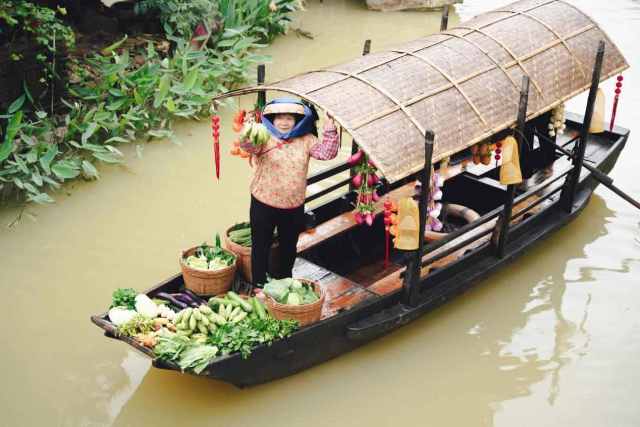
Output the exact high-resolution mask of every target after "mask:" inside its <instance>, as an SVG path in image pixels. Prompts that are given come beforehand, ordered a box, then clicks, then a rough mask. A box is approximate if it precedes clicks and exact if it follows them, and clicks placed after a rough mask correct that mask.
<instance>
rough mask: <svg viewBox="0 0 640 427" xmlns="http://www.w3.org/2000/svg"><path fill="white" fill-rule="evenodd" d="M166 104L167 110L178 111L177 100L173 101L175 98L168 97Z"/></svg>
mask: <svg viewBox="0 0 640 427" xmlns="http://www.w3.org/2000/svg"><path fill="white" fill-rule="evenodd" d="M164 106H165V107H166V108H167V111H168V112H170V113H173V112H174V111H176V104H175V102H173V98H169V99H167V102H165V104H164Z"/></svg>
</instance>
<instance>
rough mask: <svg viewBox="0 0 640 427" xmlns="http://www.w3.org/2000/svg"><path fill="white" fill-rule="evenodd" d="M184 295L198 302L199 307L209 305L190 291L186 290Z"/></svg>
mask: <svg viewBox="0 0 640 427" xmlns="http://www.w3.org/2000/svg"><path fill="white" fill-rule="evenodd" d="M184 293H185V294H187V295H189V296H190V297H191V299H192V300H194V301H195V302H197V303H198V304H199V305H202V304H204V305H207V300H205V299H204V298H202V297H201V296H200V295H198V294H196V293H194V292H192V291H190V290H189V289H185V290H184Z"/></svg>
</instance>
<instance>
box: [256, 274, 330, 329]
mask: <svg viewBox="0 0 640 427" xmlns="http://www.w3.org/2000/svg"><path fill="white" fill-rule="evenodd" d="M263 292H264V294H265V296H266V298H265V303H266V305H267V308H268V309H269V312H270V313H271V315H272V316H273V317H274V318H276V319H278V320H287V319H290V320H297V321H298V323H299V325H300V326H306V325H310V324H312V323H315V322H317V321H318V320H320V315H321V314H322V305H323V304H324V299H325V294H324V290H323V289H322V287H320V285H319V284H318V283H316V282H313V281H311V280H307V279H292V278H290V277H288V278H285V279H272V280H270V281H269V282H267V284H266V285H265V286H264V289H263Z"/></svg>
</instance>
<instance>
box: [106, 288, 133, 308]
mask: <svg viewBox="0 0 640 427" xmlns="http://www.w3.org/2000/svg"><path fill="white" fill-rule="evenodd" d="M136 295H138V292H137V291H136V290H135V289H132V288H118V289H116V290H115V291H113V295H112V298H111V307H127V308H128V309H130V310H135V309H136Z"/></svg>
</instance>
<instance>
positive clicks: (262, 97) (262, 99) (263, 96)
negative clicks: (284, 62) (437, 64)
mask: <svg viewBox="0 0 640 427" xmlns="http://www.w3.org/2000/svg"><path fill="white" fill-rule="evenodd" d="M264 77H265V65H264V64H260V65H258V86H262V85H264ZM266 103H267V92H266V91H264V90H261V91H259V92H258V108H260V109H261V110H262V108H263V107H264V106H265V104H266Z"/></svg>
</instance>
